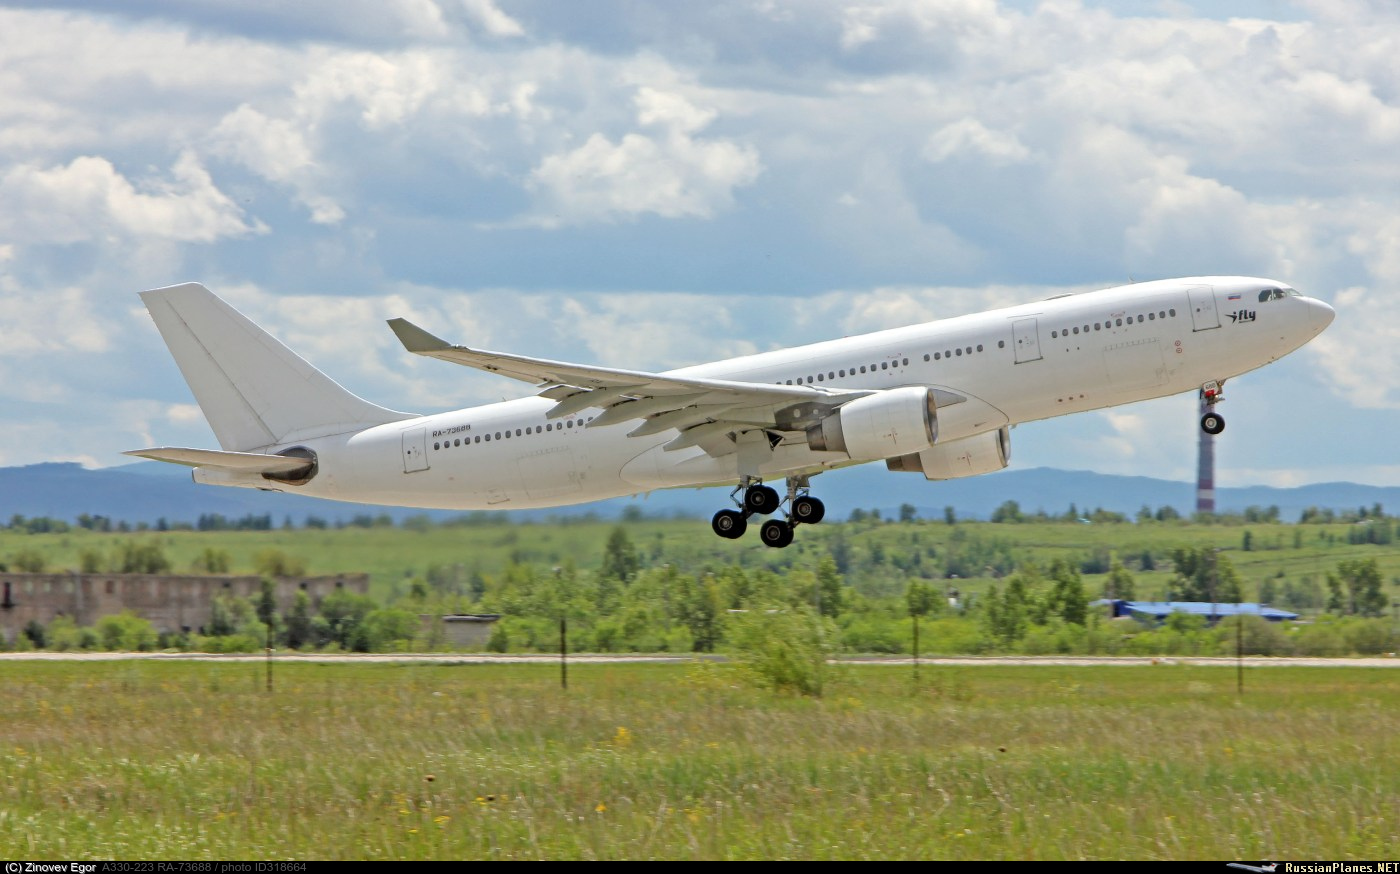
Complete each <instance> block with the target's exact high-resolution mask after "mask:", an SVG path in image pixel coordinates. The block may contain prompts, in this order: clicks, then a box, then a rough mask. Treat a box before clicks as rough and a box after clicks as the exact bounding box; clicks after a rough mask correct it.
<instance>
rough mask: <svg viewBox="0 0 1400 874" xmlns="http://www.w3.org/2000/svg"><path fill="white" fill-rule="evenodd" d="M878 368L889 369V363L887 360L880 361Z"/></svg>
mask: <svg viewBox="0 0 1400 874" xmlns="http://www.w3.org/2000/svg"><path fill="white" fill-rule="evenodd" d="M880 369H881V370H889V369H890V363H889V362H888V361H881V362H880Z"/></svg>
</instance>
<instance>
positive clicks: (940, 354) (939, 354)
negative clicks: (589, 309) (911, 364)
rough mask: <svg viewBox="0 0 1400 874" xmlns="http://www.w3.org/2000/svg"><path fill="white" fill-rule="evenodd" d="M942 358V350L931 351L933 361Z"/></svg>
mask: <svg viewBox="0 0 1400 874" xmlns="http://www.w3.org/2000/svg"><path fill="white" fill-rule="evenodd" d="M942 358H943V353H942V352H935V353H933V360H934V361H940V360H942Z"/></svg>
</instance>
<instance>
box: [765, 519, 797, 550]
mask: <svg viewBox="0 0 1400 874" xmlns="http://www.w3.org/2000/svg"><path fill="white" fill-rule="evenodd" d="M758 536H759V537H760V538H762V540H763V545H764V546H771V547H773V548H775V549H782V548H783V547H784V546H787V545H788V544H790V543H792V526H791V525H789V524H788V523H786V522H784V521H782V520H781V519H769V520H768V521H767V522H764V523H763V527H762V528H760V529H759V530H758Z"/></svg>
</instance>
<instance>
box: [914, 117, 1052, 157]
mask: <svg viewBox="0 0 1400 874" xmlns="http://www.w3.org/2000/svg"><path fill="white" fill-rule="evenodd" d="M923 155H924V157H925V158H927V159H928V160H930V161H933V162H935V163H937V162H939V161H946V160H948V159H949V158H952V157H955V156H958V155H971V156H975V157H981V158H984V159H986V160H987V161H990V162H991V163H992V164H1017V163H1020V162H1022V161H1025V160H1026V159H1028V158H1029V157H1030V156H1031V153H1030V149H1027V148H1026V147H1025V146H1024V145H1022V144H1021V141H1020V140H1018V139H1017V138H1016V136H1015V135H1014V134H1009V133H1005V132H1002V131H994V130H990V129H989V128H988V127H987V126H986V125H984V124H982V122H980V121H978V120H977V119H975V118H965V119H962V120H961V121H956V122H954V123H952V124H950V125H947V126H945V127H943V128H941V129H940V130H939V131H938V132H937V133H935V134H934V135H933V136H931V137H929V139H928V142H927V143H926V144H925V145H924V151H923Z"/></svg>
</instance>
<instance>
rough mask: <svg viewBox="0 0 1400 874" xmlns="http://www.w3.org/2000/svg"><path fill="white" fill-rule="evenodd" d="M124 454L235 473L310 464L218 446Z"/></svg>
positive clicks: (284, 469)
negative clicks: (227, 449)
mask: <svg viewBox="0 0 1400 874" xmlns="http://www.w3.org/2000/svg"><path fill="white" fill-rule="evenodd" d="M122 454H123V455H135V456H138V457H140V458H149V459H152V460H153V461H167V462H169V463H171V464H183V465H185V466H186V467H208V468H215V469H217V470H227V471H232V472H235V473H291V472H292V471H295V470H302V469H304V468H306V467H309V466H310V465H311V464H312V462H311V461H308V460H307V459H305V458H295V457H290V456H286V455H262V454H260V453H257V452H224V451H221V450H218V449H183V448H180V447H177V446H160V447H157V448H155V449H132V450H130V451H129V452H124V453H122Z"/></svg>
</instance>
